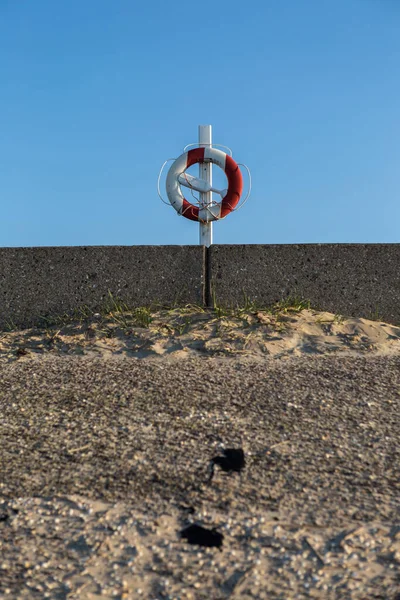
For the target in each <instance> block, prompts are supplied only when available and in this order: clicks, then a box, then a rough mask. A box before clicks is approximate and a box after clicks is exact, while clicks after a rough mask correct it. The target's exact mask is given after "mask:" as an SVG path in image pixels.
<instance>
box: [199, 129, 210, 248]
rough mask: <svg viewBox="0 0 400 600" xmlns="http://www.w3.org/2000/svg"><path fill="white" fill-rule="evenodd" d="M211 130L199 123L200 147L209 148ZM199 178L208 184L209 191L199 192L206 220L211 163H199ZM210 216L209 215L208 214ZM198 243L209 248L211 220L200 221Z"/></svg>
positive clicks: (201, 207) (201, 211)
mask: <svg viewBox="0 0 400 600" xmlns="http://www.w3.org/2000/svg"><path fill="white" fill-rule="evenodd" d="M211 144H212V130H211V125H199V146H200V148H211ZM199 179H204V180H205V181H206V182H207V183H208V184H209V185H210V191H208V192H200V212H199V214H200V215H201V217H202V218H203V219H204V220H206V221H208V218H209V216H208V210H207V209H206V208H204V207H206V206H209V208H211V200H212V191H211V187H212V163H211V162H207V163H199ZM210 216H211V215H210ZM199 241H200V245H201V246H206V247H207V248H209V247H210V246H211V244H212V222H211V221H210V222H207V223H200V240H199Z"/></svg>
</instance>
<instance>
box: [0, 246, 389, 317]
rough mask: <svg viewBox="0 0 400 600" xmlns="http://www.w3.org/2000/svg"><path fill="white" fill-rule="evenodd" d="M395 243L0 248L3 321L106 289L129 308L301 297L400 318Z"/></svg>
mask: <svg viewBox="0 0 400 600" xmlns="http://www.w3.org/2000/svg"><path fill="white" fill-rule="evenodd" d="M399 272H400V244H290V245H288V244H284V245H274V244H273V245H252V244H250V245H215V246H212V247H211V248H209V249H206V248H204V247H201V246H91V247H54V248H52V247H39V248H0V328H2V329H4V328H7V327H9V326H18V327H29V326H30V325H33V324H37V323H38V322H41V321H42V320H43V318H51V317H55V316H59V315H62V314H65V313H72V312H73V311H74V310H77V309H80V308H81V307H83V306H85V307H87V308H89V309H90V310H93V311H96V310H99V309H100V308H101V306H103V305H104V302H105V300H106V299H107V296H108V295H109V293H111V294H112V295H113V296H114V297H116V298H119V299H121V300H123V301H124V302H126V303H127V304H129V305H132V306H143V305H150V304H153V303H157V304H162V305H174V304H175V305H176V304H178V305H184V304H189V303H190V304H198V305H204V304H206V305H210V304H212V302H213V301H214V300H215V301H216V302H217V303H218V304H220V305H222V306H235V305H243V303H244V301H245V298H248V299H250V300H252V301H254V302H255V303H256V304H257V305H258V306H268V305H271V304H273V303H274V302H276V301H278V300H281V299H283V298H285V297H287V296H293V295H297V296H299V297H302V298H304V299H307V300H310V302H311V305H312V306H313V307H315V308H319V309H322V310H329V311H331V312H334V313H340V314H343V315H346V316H362V317H367V318H371V317H373V318H379V319H380V320H383V321H387V322H389V323H395V324H400V280H399Z"/></svg>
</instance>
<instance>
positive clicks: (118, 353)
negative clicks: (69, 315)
mask: <svg viewBox="0 0 400 600" xmlns="http://www.w3.org/2000/svg"><path fill="white" fill-rule="evenodd" d="M0 338H1V339H0V363H1V371H0V392H1V393H0V403H1V421H0V435H1V452H0V461H1V462H0V467H1V478H0V531H1V535H0V554H1V559H0V597H1V598H3V597H4V598H13V599H14V598H16V599H19V598H21V599H22V598H23V599H25V598H26V599H28V598H29V599H30V598H55V599H63V598H65V599H78V598H88V599H90V600H91V599H95V598H120V599H121V600H122V599H124V598H125V599H136V598H146V599H151V600H158V599H160V600H161V599H171V600H172V599H176V600H180V599H182V600H183V599H184V598H188V599H194V600H197V599H199V600H200V599H212V600H213V599H216V600H217V599H225V598H230V599H235V600H238V599H239V598H240V599H243V598H244V599H247V598H257V599H258V598H265V599H282V600H286V599H292V598H293V599H294V598H299V599H303V598H321V599H322V598H323V599H328V600H330V599H335V600H336V599H337V600H339V599H340V600H341V599H344V598H346V599H347V598H349V599H359V600H365V599H378V598H379V599H382V600H383V599H385V600H398V599H399V598H400V596H399V591H400V576H399V573H400V513H399V508H400V500H399V498H400V467H399V465H400V450H399V448H400V446H399V431H400V416H399V415H400V411H399V408H400V406H399V404H400V385H399V384H400V371H399V367H400V328H399V327H396V326H394V325H388V324H385V323H382V322H379V321H369V320H366V319H357V318H345V317H343V316H341V315H334V314H331V313H322V312H318V311H314V310H311V309H302V310H281V311H275V312H268V311H247V312H245V311H241V312H240V311H239V312H236V313H232V312H230V313H228V314H216V312H215V311H204V310H201V309H199V308H196V307H187V308H186V309H175V310H170V311H163V310H159V311H155V312H153V313H151V314H150V313H147V312H146V311H144V310H142V311H141V312H136V313H135V314H123V313H120V312H118V311H116V312H115V313H114V314H108V315H92V316H91V317H90V318H86V319H84V320H80V321H75V322H69V323H59V324H56V325H51V326H48V327H45V328H33V329H28V330H24V331H8V332H3V333H1V335H0ZM227 448H241V449H243V452H244V457H245V466H244V468H243V469H242V470H240V472H233V471H232V472H231V471H229V470H227V471H224V470H223V468H221V467H220V464H223V462H222V461H221V460H220V461H219V462H218V460H217V461H215V468H214V476H213V478H212V479H211V478H210V465H212V464H213V462H212V460H213V459H215V457H220V458H221V456H223V455H224V450H226V449H227ZM191 524H198V525H201V526H202V527H204V528H206V529H209V530H216V531H217V532H219V533H220V534H221V539H222V544H221V547H220V548H217V547H215V548H214V547H204V546H201V545H198V544H191V543H189V542H188V541H187V539H185V538H183V537H182V535H181V532H182V530H183V529H185V528H186V527H187V526H189V525H191Z"/></svg>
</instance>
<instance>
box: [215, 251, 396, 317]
mask: <svg viewBox="0 0 400 600" xmlns="http://www.w3.org/2000/svg"><path fill="white" fill-rule="evenodd" d="M209 273H210V274H211V287H212V290H213V291H214V292H215V296H216V298H217V301H218V302H219V303H220V304H222V305H230V304H241V305H242V304H243V302H244V297H245V296H247V297H248V298H250V300H252V301H255V302H257V303H258V304H259V305H264V306H265V305H271V304H273V303H274V302H277V301H279V300H281V299H282V298H284V297H286V296H288V295H294V294H297V295H299V296H302V297H303V298H305V299H307V300H310V302H311V305H312V306H313V307H314V308H318V309H320V310H327V311H331V312H336V313H342V314H344V315H349V316H357V317H365V318H371V317H374V318H379V319H382V320H384V321H386V322H388V323H393V324H399V323H400V278H399V273H400V245H399V244H271V245H261V244H259V245H256V244H254V245H253V244H246V245H214V246H212V247H211V248H210V250H209Z"/></svg>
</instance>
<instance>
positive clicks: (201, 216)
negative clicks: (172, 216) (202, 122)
mask: <svg viewBox="0 0 400 600" xmlns="http://www.w3.org/2000/svg"><path fill="white" fill-rule="evenodd" d="M200 162H211V163H213V164H214V165H217V166H218V167H221V169H223V171H225V174H226V177H227V179H228V189H227V192H226V194H225V196H224V197H223V198H222V200H221V202H218V203H216V204H213V205H210V206H208V207H205V208H202V207H199V206H195V205H194V204H191V203H190V202H188V201H187V200H186V198H184V196H183V194H182V190H181V186H180V183H179V179H178V178H179V176H180V175H182V174H183V173H184V172H185V171H186V169H188V168H189V167H191V166H192V165H195V164H196V163H200ZM166 189H167V195H168V199H169V201H170V203H171V204H172V206H173V207H174V208H175V210H176V211H177V213H178V214H179V215H183V216H184V217H186V218H187V219H190V220H191V221H201V222H209V221H217V220H218V219H223V218H224V217H226V215H228V214H229V213H230V212H231V211H232V210H234V209H235V208H236V206H237V205H238V202H239V200H240V196H241V194H242V189H243V178H242V173H241V172H240V169H239V167H238V165H237V163H236V162H235V161H234V160H233V158H232V157H231V156H229V154H225V152H222V151H221V150H217V149H216V148H194V149H193V150H189V151H188V152H185V153H184V154H181V156H179V158H177V159H176V160H175V162H173V163H172V165H171V168H170V169H169V171H168V175H167V181H166Z"/></svg>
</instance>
